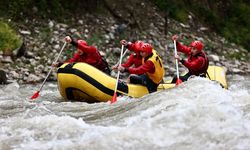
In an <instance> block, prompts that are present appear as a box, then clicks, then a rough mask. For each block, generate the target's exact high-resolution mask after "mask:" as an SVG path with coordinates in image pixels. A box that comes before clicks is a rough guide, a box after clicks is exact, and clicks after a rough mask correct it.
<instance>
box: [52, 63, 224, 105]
mask: <svg viewBox="0 0 250 150" xmlns="http://www.w3.org/2000/svg"><path fill="white" fill-rule="evenodd" d="M208 74H209V77H210V79H211V80H215V81H218V82H219V83H220V84H221V85H222V86H223V87H224V88H227V82H226V75H225V70H224V69H223V68H222V67H218V66H209V68H208ZM57 82H58V88H59V91H60V94H61V95H62V97H63V98H64V99H66V100H71V101H73V100H75V101H83V102H87V103H93V102H107V101H109V100H111V99H112V96H113V94H114V87H115V84H116V78H113V77H111V76H109V75H107V74H105V73H103V72H101V71H100V70H98V69H96V68H95V67H93V66H91V65H88V64H86V63H73V64H68V63H65V64H63V65H62V66H61V67H60V68H59V69H58V72H57ZM173 87H175V84H171V83H164V84H160V85H159V86H158V90H163V89H168V88H173ZM148 93H149V92H148V90H147V88H146V87H145V86H142V85H136V84H127V83H125V82H119V83H118V88H117V95H118V96H119V95H121V94H123V95H127V96H131V97H134V98H139V97H142V96H144V95H146V94H148Z"/></svg>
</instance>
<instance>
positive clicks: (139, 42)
mask: <svg viewBox="0 0 250 150" xmlns="http://www.w3.org/2000/svg"><path fill="white" fill-rule="evenodd" d="M143 44H144V42H143V41H136V42H135V46H134V49H133V50H134V51H135V52H138V51H140V50H141V49H142V45H143Z"/></svg>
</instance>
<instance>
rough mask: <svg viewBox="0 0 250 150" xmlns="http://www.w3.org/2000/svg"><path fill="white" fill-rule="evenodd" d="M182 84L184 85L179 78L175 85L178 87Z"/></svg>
mask: <svg viewBox="0 0 250 150" xmlns="http://www.w3.org/2000/svg"><path fill="white" fill-rule="evenodd" d="M181 83H182V81H181V79H180V78H178V79H177V80H176V83H175V85H176V86H177V85H179V84H181Z"/></svg>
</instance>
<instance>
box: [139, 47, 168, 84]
mask: <svg viewBox="0 0 250 150" xmlns="http://www.w3.org/2000/svg"><path fill="white" fill-rule="evenodd" d="M147 60H150V61H152V62H153V63H154V67H155V72H154V73H149V72H147V73H146V74H147V76H148V77H149V78H150V79H151V80H152V81H153V82H154V83H156V84H159V83H160V82H161V81H162V79H163V77H164V74H165V70H164V67H163V63H162V60H161V58H160V56H159V55H158V54H157V52H156V51H155V50H153V54H152V56H150V57H149V58H148V59H147ZM142 64H144V58H143V59H142Z"/></svg>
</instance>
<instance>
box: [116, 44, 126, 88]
mask: <svg viewBox="0 0 250 150" xmlns="http://www.w3.org/2000/svg"><path fill="white" fill-rule="evenodd" d="M123 49H124V45H122V50H121V55H120V60H119V66H120V65H121V64H122V57H123V56H124V55H125V54H124V55H122V54H123ZM119 76H120V71H119V70H118V73H117V77H116V84H115V91H114V93H116V91H117V86H118V80H119Z"/></svg>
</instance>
